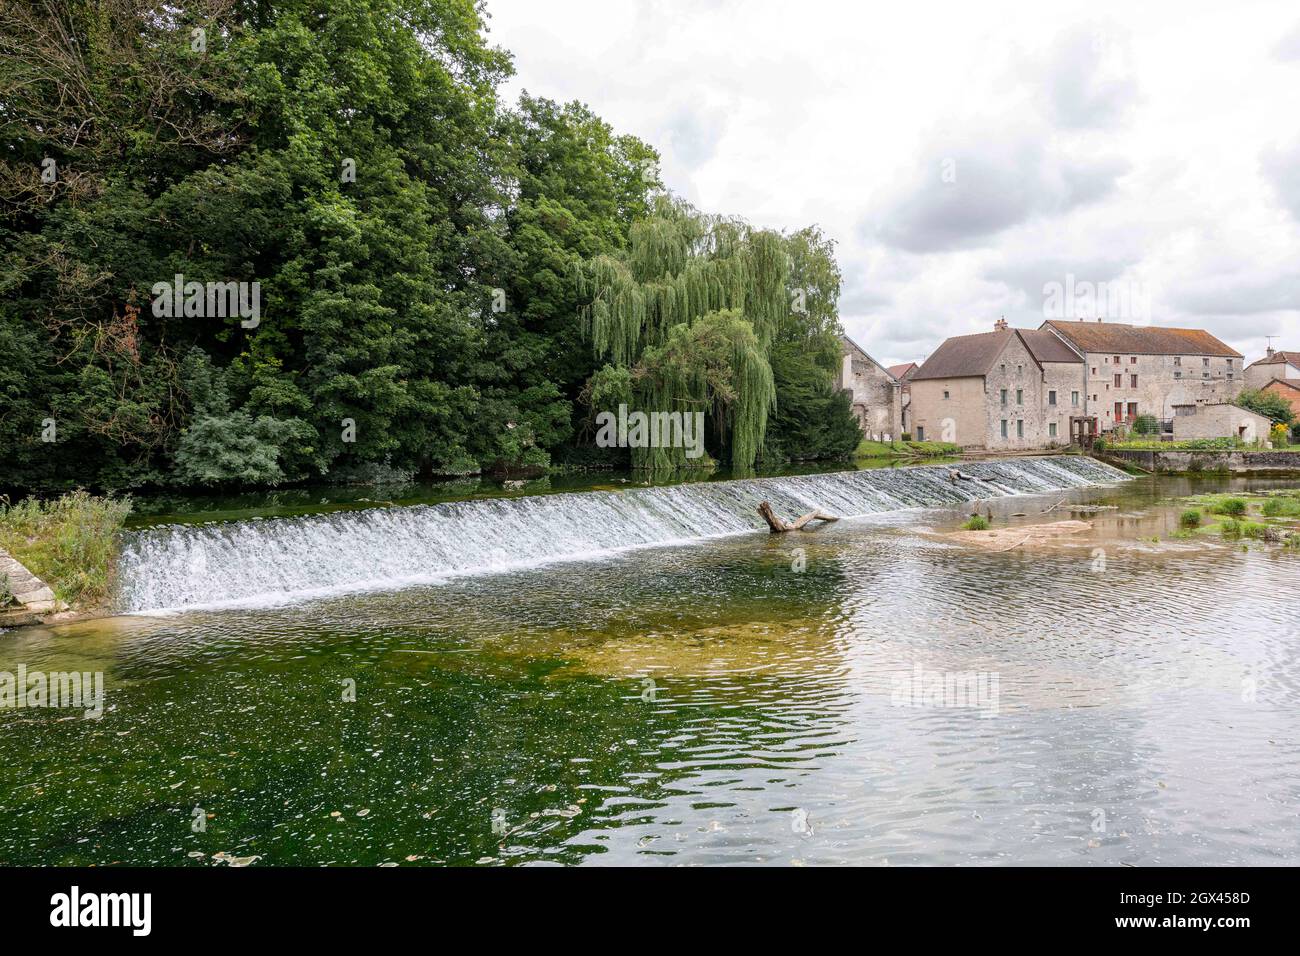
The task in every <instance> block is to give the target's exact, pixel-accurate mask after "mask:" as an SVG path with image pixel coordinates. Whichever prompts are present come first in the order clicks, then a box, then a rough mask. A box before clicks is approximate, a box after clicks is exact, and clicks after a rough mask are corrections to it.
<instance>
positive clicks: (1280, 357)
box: [1250, 352, 1300, 368]
mask: <svg viewBox="0 0 1300 956" xmlns="http://www.w3.org/2000/svg"><path fill="white" fill-rule="evenodd" d="M1282 363H1286V364H1288V365H1294V366H1295V367H1296V368H1300V352H1274V353H1273V354H1272V355H1265V356H1264V357H1263V358H1262V359H1260V360H1259V361H1258V362H1251V363H1250V367H1251V368H1254V367H1255V366H1256V365H1280V364H1282Z"/></svg>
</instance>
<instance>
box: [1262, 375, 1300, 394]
mask: <svg viewBox="0 0 1300 956" xmlns="http://www.w3.org/2000/svg"><path fill="white" fill-rule="evenodd" d="M1274 385H1281V386H1282V387H1283V388H1289V389H1291V390H1292V391H1295V392H1300V383H1296V382H1291V381H1287V380H1286V379H1284V378H1275V379H1273V380H1272V381H1271V382H1269V383H1268V384H1267V385H1265V386H1264V387H1263V388H1261V389H1260V391H1267V390H1268V389H1270V388H1272V387H1273V386H1274Z"/></svg>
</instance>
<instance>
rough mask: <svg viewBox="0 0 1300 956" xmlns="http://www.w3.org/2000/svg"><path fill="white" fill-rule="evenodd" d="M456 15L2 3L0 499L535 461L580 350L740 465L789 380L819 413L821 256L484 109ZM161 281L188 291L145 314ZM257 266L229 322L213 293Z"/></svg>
mask: <svg viewBox="0 0 1300 956" xmlns="http://www.w3.org/2000/svg"><path fill="white" fill-rule="evenodd" d="M484 16H485V14H484V12H483V9H482V6H481V4H480V3H477V2H475V0H329V2H328V3H326V2H324V0H276V2H274V3H272V2H267V0H198V2H195V3H190V4H185V5H183V6H181V5H174V4H165V3H160V2H156V0H42V2H36V3H23V4H19V3H0V247H2V249H3V257H2V261H0V449H3V454H2V455H0V486H4V487H8V488H43V487H57V486H67V485H74V484H83V485H91V486H97V487H114V488H126V487H138V486H142V485H163V484H175V485H195V484H206V485H212V484H233V485H241V484H247V485H266V484H275V483H279V482H286V481H302V480H308V479H320V478H326V479H347V478H357V477H365V476H367V475H370V474H374V473H377V472H379V471H381V470H383V471H390V470H393V469H396V470H399V471H402V472H405V473H412V474H415V473H418V474H423V475H438V474H456V473H464V472H471V471H477V470H480V469H485V468H486V469H492V468H506V469H508V468H515V467H521V466H533V467H537V466H545V465H547V464H548V463H550V462H551V461H552V460H553V458H555V457H557V456H559V457H563V458H567V457H569V456H570V453H571V452H572V451H573V450H574V449H577V448H580V447H581V446H583V444H584V443H588V444H589V436H587V435H586V433H585V431H584V426H585V422H586V420H587V416H588V414H589V409H588V408H587V407H586V406H585V405H584V404H583V403H582V401H580V399H581V398H584V397H590V396H591V395H592V394H595V393H598V392H599V391H600V389H601V388H607V387H608V386H609V385H610V382H611V381H613V380H612V379H610V378H609V374H612V373H604V368H605V366H608V367H610V368H612V369H616V370H618V369H622V370H625V371H626V372H627V373H628V377H627V384H628V387H629V389H632V390H638V391H639V394H642V395H644V396H645V397H646V398H647V399H654V400H655V401H672V402H678V401H686V400H691V401H698V402H703V403H705V404H706V406H707V410H708V412H709V414H710V416H711V418H712V422H711V426H712V429H711V434H712V435H714V436H715V438H714V442H715V445H714V447H715V452H717V453H723V454H725V455H726V457H728V458H729V459H732V460H734V461H736V462H738V463H742V464H744V463H749V462H752V461H753V460H754V459H755V458H756V457H758V456H760V455H762V454H763V449H764V447H765V439H771V438H772V437H773V436H771V435H770V434H769V433H768V430H767V429H768V421H769V419H770V418H771V416H772V410H773V408H774V405H776V406H779V404H780V402H781V401H782V396H783V395H785V399H784V400H785V401H788V402H791V403H793V405H794V406H796V408H794V409H790V410H789V411H791V412H792V413H793V412H794V411H796V410H797V406H799V403H800V402H801V401H803V400H804V399H803V398H802V397H801V396H806V395H813V394H816V395H817V396H818V397H817V399H816V401H817V402H821V403H825V402H826V401H827V394H828V390H829V389H830V384H829V383H830V378H829V375H830V369H831V368H833V360H832V362H831V364H830V365H829V366H828V365H827V362H826V361H825V358H826V355H828V354H829V351H830V349H831V347H832V345H831V339H832V338H833V337H834V335H835V334H836V332H837V330H838V322H837V320H836V318H835V315H834V300H835V297H836V296H837V295H838V270H837V269H836V268H835V266H834V260H833V255H831V251H830V247H829V244H828V243H826V242H825V240H824V239H822V238H821V237H820V235H819V234H817V233H816V231H815V230H805V231H804V232H803V233H796V234H794V235H792V236H781V235H779V234H777V233H774V232H770V231H766V230H758V229H752V228H751V227H749V226H748V225H746V224H745V223H743V222H740V221H738V220H734V219H729V218H726V217H720V216H709V215H705V214H702V213H698V212H696V211H695V210H692V209H690V208H689V207H686V206H685V205H684V204H682V203H680V202H676V201H674V200H672V199H671V197H669V196H667V195H666V194H665V193H664V190H663V189H662V185H661V183H660V181H659V178H658V172H657V167H658V155H657V153H656V152H655V150H654V149H653V148H652V147H650V146H649V145H647V144H646V143H644V142H642V141H641V140H639V139H637V138H636V137H634V136H630V135H626V134H620V133H617V132H615V131H614V130H613V129H612V128H611V127H610V126H609V125H608V124H607V123H605V122H604V121H603V120H601V119H600V118H599V117H598V116H596V115H594V114H593V113H592V112H591V111H590V110H589V109H588V108H586V107H585V106H583V105H581V104H578V103H570V104H558V103H555V102H552V101H549V100H546V99H543V98H538V97H533V96H529V95H527V94H525V95H524V96H522V97H521V99H520V100H519V102H518V103H517V104H513V105H511V104H505V103H503V102H502V101H501V99H500V96H499V88H500V86H501V84H502V82H503V81H504V80H505V79H506V78H508V77H509V75H510V73H511V70H512V67H511V61H510V57H509V54H507V53H506V52H505V51H503V50H501V49H499V48H497V47H494V46H493V45H491V44H490V43H489V42H488V40H487V36H486V31H485V27H484ZM173 282H175V283H176V284H178V285H180V286H182V287H184V284H186V283H194V284H197V285H199V286H201V287H203V288H206V289H207V299H206V302H207V304H208V307H207V308H202V307H198V308H194V309H191V308H189V307H188V306H186V307H184V308H176V309H172V308H162V307H160V306H159V295H160V293H159V291H158V290H159V289H160V288H162V289H166V288H170V286H171V285H172V283H173ZM796 282H798V283H803V284H805V285H808V286H809V287H810V288H811V287H814V286H815V287H816V289H817V291H816V293H815V294H813V293H810V294H808V295H807V296H805V301H806V303H811V305H808V311H807V312H806V313H803V314H799V319H800V321H795V322H791V321H790V315H791V298H790V296H791V294H792V289H793V288H794V283H796ZM254 283H256V287H255V289H256V294H257V296H258V299H257V301H258V304H259V308H258V315H257V317H256V318H255V319H253V318H250V316H248V315H245V314H242V313H237V312H232V311H228V310H227V311H223V310H217V311H216V312H214V311H213V309H212V308H211V307H210V306H211V303H212V301H213V292H212V288H213V285H214V284H215V285H217V286H221V285H223V284H230V285H231V288H232V289H233V288H235V287H238V289H239V290H240V291H241V292H243V293H247V292H248V290H249V289H250V288H253V284H254ZM594 290H598V292H599V294H596V295H594V296H593V294H592V293H593V291H594ZM187 301H188V300H187ZM194 301H196V302H200V303H201V302H202V301H204V300H203V296H202V295H199V296H198V297H197V298H196V299H195V300H194ZM232 301H235V300H234V299H233V298H232ZM796 314H798V313H796ZM679 327H681V328H680V330H679ZM783 348H784V349H786V350H787V352H788V354H787V358H786V360H784V361H781V362H777V363H776V364H774V363H773V359H772V356H773V354H774V349H775V350H780V349H783ZM706 356H707V359H706V358H705V357H706ZM702 362H704V363H706V364H708V363H711V364H708V367H707V368H704V367H703V366H702V365H701V363H702ZM800 362H802V363H804V364H803V365H802V366H800V368H799V370H798V371H797V373H792V374H794V375H795V378H797V379H798V380H799V381H800V382H802V383H804V384H803V385H801V386H800V387H799V388H798V389H791V388H789V387H788V386H787V385H786V384H785V383H783V381H782V375H783V374H784V373H783V372H782V371H781V370H782V369H785V368H793V367H794V365H797V364H799V363H800ZM810 369H820V370H822V371H823V372H825V378H824V381H822V382H821V383H820V384H818V383H817V382H815V381H814V380H813V379H815V378H816V375H813V373H812V372H811V371H810ZM602 374H605V378H604V379H601V378H599V377H600V376H601V375H602ZM810 375H811V376H812V378H809V376H810ZM783 388H784V389H785V391H784V392H783ZM629 394H630V393H629ZM832 404H833V403H832ZM818 407H822V406H818ZM825 407H826V408H827V409H830V406H829V405H827V406H825ZM833 414H834V415H837V416H840V417H841V419H842V417H843V416H841V415H840V410H839V409H838V407H836V409H834V411H833ZM844 414H847V411H845V412H844ZM796 418H797V416H796ZM779 421H781V422H784V421H786V419H779ZM790 421H792V422H793V421H795V419H790ZM801 427H802V426H801ZM584 436H585V437H584ZM844 444H845V443H844V442H843V441H838V442H837V441H831V440H829V439H828V440H826V441H825V442H823V441H821V440H818V441H814V442H812V446H811V447H809V448H806V449H804V451H807V452H809V453H811V454H841V453H843V451H844ZM766 447H767V449H768V453H769V454H776V453H777V449H779V448H781V447H784V446H783V445H782V444H781V443H780V442H776V443H773V442H771V441H769V442H768V444H767V446H766ZM645 463H646V464H654V463H653V462H645ZM658 464H660V465H663V464H666V462H659V463H658Z"/></svg>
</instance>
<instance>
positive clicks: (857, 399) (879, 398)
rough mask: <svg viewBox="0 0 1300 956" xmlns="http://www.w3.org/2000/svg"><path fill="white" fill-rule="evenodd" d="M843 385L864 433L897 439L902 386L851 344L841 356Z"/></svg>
mask: <svg viewBox="0 0 1300 956" xmlns="http://www.w3.org/2000/svg"><path fill="white" fill-rule="evenodd" d="M839 386H840V388H842V389H844V390H845V391H847V392H849V393H850V397H851V400H852V404H853V414H854V416H856V417H857V419H858V425H859V426H860V427H861V428H862V434H863V435H865V436H866V437H867V438H872V439H876V440H878V441H896V440H898V439H899V438H900V437H901V435H902V432H903V412H902V407H901V404H900V401H901V399H900V395H899V386H898V383H897V382H896V381H894V377H893V376H892V375H890V374H889V372H888V371H886V370H885V369H883V368H881V367H880V365H878V364H876V362H875V361H874V360H872V359H871V358H870V357H869V356H867V355H866V354H865V353H864V352H862V351H861V350H860V349H858V348H857V347H856V346H853V345H851V344H849V345H846V351H845V352H844V355H843V356H842V357H841V368H840V381H839Z"/></svg>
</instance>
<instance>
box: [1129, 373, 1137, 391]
mask: <svg viewBox="0 0 1300 956" xmlns="http://www.w3.org/2000/svg"><path fill="white" fill-rule="evenodd" d="M1128 379H1129V381H1128V387H1129V388H1137V387H1138V377H1137V376H1136V375H1130V376H1129V377H1128Z"/></svg>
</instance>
